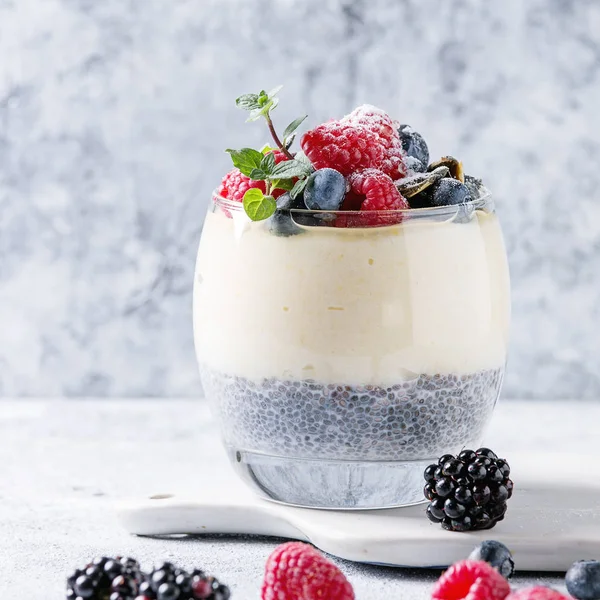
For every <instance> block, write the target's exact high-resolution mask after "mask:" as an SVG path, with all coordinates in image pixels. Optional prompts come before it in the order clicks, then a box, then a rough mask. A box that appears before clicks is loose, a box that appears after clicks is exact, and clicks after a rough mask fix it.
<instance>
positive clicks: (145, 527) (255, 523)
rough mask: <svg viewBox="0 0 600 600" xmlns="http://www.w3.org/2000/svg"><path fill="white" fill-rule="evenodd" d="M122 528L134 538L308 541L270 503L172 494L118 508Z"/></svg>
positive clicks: (304, 535)
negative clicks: (219, 536) (220, 536)
mask: <svg viewBox="0 0 600 600" xmlns="http://www.w3.org/2000/svg"><path fill="white" fill-rule="evenodd" d="M117 515H118V518H119V521H120V522H121V524H122V526H123V527H124V528H125V529H126V530H127V531H128V532H129V533H132V534H134V535H148V536H152V535H178V534H192V535H199V534H207V533H225V534H227V533H229V534H248V535H267V536H275V537H283V538H289V539H294V540H303V541H307V540H308V537H307V536H306V534H304V533H303V532H302V531H300V530H299V529H297V528H296V527H294V526H293V525H292V524H290V523H289V522H288V521H287V520H286V519H285V518H283V516H281V514H280V507H279V506H277V505H276V504H270V503H260V504H259V503H258V502H251V503H248V501H247V500H246V501H245V502H242V501H237V502H236V501H235V500H232V501H228V502H223V501H222V499H219V500H218V501H216V500H215V501H212V502H211V501H206V500H205V501H203V502H198V501H197V500H194V499H193V498H185V497H182V496H178V495H175V494H155V495H153V496H149V497H148V498H146V499H144V500H141V501H140V500H137V501H134V502H129V503H126V504H123V505H122V506H120V507H119V508H118V510H117Z"/></svg>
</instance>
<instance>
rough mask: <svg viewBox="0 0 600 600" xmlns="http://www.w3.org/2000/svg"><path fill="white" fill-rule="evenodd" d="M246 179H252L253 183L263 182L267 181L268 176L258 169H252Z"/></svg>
mask: <svg viewBox="0 0 600 600" xmlns="http://www.w3.org/2000/svg"><path fill="white" fill-rule="evenodd" d="M248 177H250V179H253V180H254V181H263V180H264V179H268V177H269V174H268V173H265V172H264V171H263V170H262V169H261V168H258V169H252V171H250V175H248Z"/></svg>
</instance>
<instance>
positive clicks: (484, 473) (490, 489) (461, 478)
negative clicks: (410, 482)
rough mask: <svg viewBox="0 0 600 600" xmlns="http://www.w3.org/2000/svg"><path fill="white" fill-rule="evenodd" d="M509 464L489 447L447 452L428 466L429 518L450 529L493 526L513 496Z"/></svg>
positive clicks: (471, 529)
mask: <svg viewBox="0 0 600 600" xmlns="http://www.w3.org/2000/svg"><path fill="white" fill-rule="evenodd" d="M509 475H510V467H509V466H508V463H507V462H506V461H505V460H503V459H501V458H498V457H497V456H496V454H495V453H494V452H492V451H491V450H490V449H489V448H479V450H476V451H473V450H463V451H462V452H461V453H460V454H459V455H458V456H456V457H455V456H452V455H451V454H445V455H444V456H442V457H441V458H440V459H439V461H438V462H437V463H436V464H432V465H429V466H428V467H427V468H426V469H425V473H424V476H425V481H426V482H427V483H426V484H425V489H424V493H425V497H426V498H427V499H428V500H429V501H430V502H429V505H428V506H427V517H428V518H429V520H430V521H433V522H434V523H441V524H442V527H443V528H444V529H447V530H448V531H473V530H477V529H491V528H492V527H494V525H496V523H498V522H499V521H502V519H504V514H505V513H506V507H507V506H506V502H507V500H508V499H509V498H510V497H511V496H512V492H513V482H512V481H511V480H510V479H509Z"/></svg>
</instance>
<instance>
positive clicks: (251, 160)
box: [225, 148, 263, 178]
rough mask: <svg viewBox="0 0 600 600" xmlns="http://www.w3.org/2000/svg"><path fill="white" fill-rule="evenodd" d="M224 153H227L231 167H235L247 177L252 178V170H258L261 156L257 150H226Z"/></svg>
mask: <svg viewBox="0 0 600 600" xmlns="http://www.w3.org/2000/svg"><path fill="white" fill-rule="evenodd" d="M225 152H229V154H230V155H231V160H232V162H233V166H234V167H237V168H238V169H239V170H240V171H241V172H242V173H243V174H244V175H246V176H247V177H250V178H251V177H252V176H251V175H250V173H251V172H252V170H253V169H258V168H259V167H260V163H261V162H262V159H263V155H262V153H261V152H259V151H258V150H253V149H252V148H242V149H241V150H231V149H230V148H228V149H227V150H225Z"/></svg>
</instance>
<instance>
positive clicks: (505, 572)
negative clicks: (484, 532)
mask: <svg viewBox="0 0 600 600" xmlns="http://www.w3.org/2000/svg"><path fill="white" fill-rule="evenodd" d="M469 559H470V560H483V561H485V562H486V563H489V564H490V565H492V567H494V568H495V569H497V570H498V572H499V573H500V575H502V577H504V578H505V579H510V578H511V577H512V576H513V574H514V572H515V561H514V560H513V557H512V554H511V552H510V550H509V549H508V548H507V547H506V546H505V545H504V544H501V543H500V542H496V541H495V540H486V541H485V542H482V543H481V544H480V545H479V546H477V548H475V550H473V552H471V554H470V555H469ZM590 600H592V599H590Z"/></svg>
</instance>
